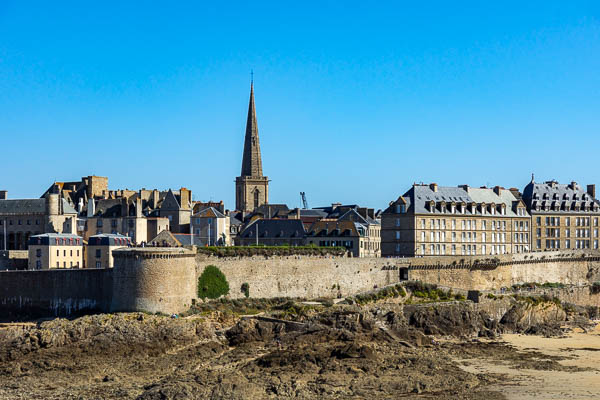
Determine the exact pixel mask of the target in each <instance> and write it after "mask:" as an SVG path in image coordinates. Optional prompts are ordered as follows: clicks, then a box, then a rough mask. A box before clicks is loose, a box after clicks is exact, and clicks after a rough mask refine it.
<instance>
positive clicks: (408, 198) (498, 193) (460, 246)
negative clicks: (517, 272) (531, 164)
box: [381, 183, 531, 257]
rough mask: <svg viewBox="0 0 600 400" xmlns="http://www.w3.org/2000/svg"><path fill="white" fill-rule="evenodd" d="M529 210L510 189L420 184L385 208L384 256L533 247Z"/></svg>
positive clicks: (491, 252)
mask: <svg viewBox="0 0 600 400" xmlns="http://www.w3.org/2000/svg"><path fill="white" fill-rule="evenodd" d="M530 232H531V230H530V215H529V213H528V212H527V207H526V205H525V203H524V202H523V201H522V200H520V199H518V198H516V197H515V196H514V194H513V193H512V192H511V191H510V190H506V189H504V188H501V187H498V186H496V187H495V188H493V189H489V188H471V187H469V186H467V185H463V186H459V187H443V186H438V185H437V184H435V183H432V184H429V185H423V184H421V185H418V184H415V185H413V186H412V188H411V189H409V190H408V191H407V192H406V193H404V194H403V195H402V196H400V197H398V199H397V200H395V201H393V202H391V203H390V206H389V207H388V208H387V209H386V210H385V211H384V212H383V213H382V219H381V241H382V243H381V252H382V256H384V257H390V256H392V257H394V256H395V257H398V256H402V257H414V256H432V255H468V256H475V255H481V256H491V255H497V254H506V253H522V252H527V251H529V250H530Z"/></svg>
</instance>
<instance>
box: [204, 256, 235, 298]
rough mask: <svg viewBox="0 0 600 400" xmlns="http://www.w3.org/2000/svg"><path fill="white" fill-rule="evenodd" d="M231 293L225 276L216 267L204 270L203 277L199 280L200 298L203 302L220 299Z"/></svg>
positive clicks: (211, 266) (210, 266)
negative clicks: (207, 299)
mask: <svg viewBox="0 0 600 400" xmlns="http://www.w3.org/2000/svg"><path fill="white" fill-rule="evenodd" d="M228 293H229V283H228V282H227V278H225V274H223V272H221V270H220V269H219V268H217V267H215V266H214V265H208V266H207V267H206V268H204V271H203V272H202V275H200V278H198V297H200V298H201V299H202V300H204V299H206V298H209V299H218V298H219V297H221V296H225V295H226V294H228Z"/></svg>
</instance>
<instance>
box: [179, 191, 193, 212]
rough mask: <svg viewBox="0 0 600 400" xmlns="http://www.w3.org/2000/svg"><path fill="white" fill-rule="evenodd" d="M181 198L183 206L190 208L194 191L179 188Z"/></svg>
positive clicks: (186, 208) (185, 208)
mask: <svg viewBox="0 0 600 400" xmlns="http://www.w3.org/2000/svg"><path fill="white" fill-rule="evenodd" d="M179 198H180V199H181V208H183V209H184V210H189V209H190V206H191V204H192V191H191V190H189V189H186V188H184V187H182V188H181V189H179Z"/></svg>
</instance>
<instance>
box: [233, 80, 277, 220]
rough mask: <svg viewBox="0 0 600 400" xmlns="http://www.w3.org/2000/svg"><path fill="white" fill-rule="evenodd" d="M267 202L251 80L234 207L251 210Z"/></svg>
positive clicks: (267, 179)
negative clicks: (240, 167)
mask: <svg viewBox="0 0 600 400" xmlns="http://www.w3.org/2000/svg"><path fill="white" fill-rule="evenodd" d="M268 202H269V178H267V177H266V176H263V172H262V160H261V155H260V143H259V141H258V124H257V122H256V108H255V106H254V82H251V83H250V104H249V105H248V120H247V121H246V139H245V141H244V156H243V159H242V174H241V176H238V177H237V178H236V179H235V207H236V209H237V210H238V211H243V212H252V211H254V210H255V209H256V208H258V207H260V206H261V205H263V204H265V203H268Z"/></svg>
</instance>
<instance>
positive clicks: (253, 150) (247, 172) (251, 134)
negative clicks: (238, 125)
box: [242, 79, 263, 177]
mask: <svg viewBox="0 0 600 400" xmlns="http://www.w3.org/2000/svg"><path fill="white" fill-rule="evenodd" d="M242 176H256V177H260V176H263V172H262V160H261V156H260V143H259V141H258V123H257V122H256V108H255V106H254V79H252V82H251V83H250V103H249V104H248V120H247V121H246V139H245V141H244V156H243V158H242Z"/></svg>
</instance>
